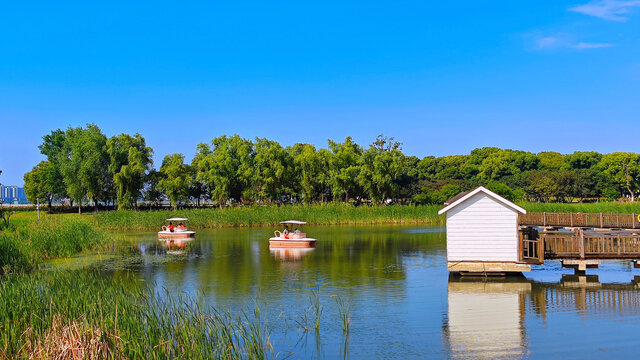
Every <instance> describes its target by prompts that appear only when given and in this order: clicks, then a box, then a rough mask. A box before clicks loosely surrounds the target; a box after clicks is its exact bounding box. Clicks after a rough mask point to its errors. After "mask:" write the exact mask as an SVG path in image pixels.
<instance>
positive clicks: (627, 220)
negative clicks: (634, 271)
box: [518, 213, 640, 271]
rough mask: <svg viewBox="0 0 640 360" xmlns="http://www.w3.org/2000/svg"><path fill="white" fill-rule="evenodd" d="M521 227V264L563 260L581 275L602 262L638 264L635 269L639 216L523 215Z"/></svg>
mask: <svg viewBox="0 0 640 360" xmlns="http://www.w3.org/2000/svg"><path fill="white" fill-rule="evenodd" d="M518 223H519V226H520V232H519V234H520V260H521V261H522V262H525V263H531V264H543V263H544V261H545V260H563V261H566V264H567V265H568V267H574V268H576V269H577V270H581V271H584V269H586V268H587V267H597V265H598V264H599V263H600V260H624V259H627V260H635V261H636V262H635V264H634V266H638V264H639V263H638V260H640V221H639V220H638V215H637V214H604V213H528V214H520V216H519V217H518ZM563 228H564V229H563ZM538 229H542V230H543V231H538ZM574 260H578V261H579V262H575V261H574ZM563 264H564V262H563Z"/></svg>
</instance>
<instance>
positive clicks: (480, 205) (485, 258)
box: [438, 186, 531, 274]
mask: <svg viewBox="0 0 640 360" xmlns="http://www.w3.org/2000/svg"><path fill="white" fill-rule="evenodd" d="M445 205H446V207H445V208H443V209H442V210H440V211H439V212H438V214H444V213H446V214H447V268H448V269H449V271H452V272H460V273H463V274H464V273H506V272H522V271H531V265H530V264H525V263H521V262H520V261H519V260H520V251H519V249H520V244H519V242H520V239H519V235H518V214H519V213H522V214H526V213H527V211H526V210H525V209H523V208H521V207H519V206H518V205H516V204H514V203H512V202H511V201H509V200H507V199H505V198H503V197H502V196H500V195H498V194H496V193H494V192H492V191H490V190H488V189H486V188H484V187H482V186H480V187H477V188H476V189H474V190H472V191H469V192H466V193H460V194H458V195H456V196H455V197H453V198H452V199H450V200H449V201H447V202H446V203H445Z"/></svg>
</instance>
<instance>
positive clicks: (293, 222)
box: [280, 220, 307, 225]
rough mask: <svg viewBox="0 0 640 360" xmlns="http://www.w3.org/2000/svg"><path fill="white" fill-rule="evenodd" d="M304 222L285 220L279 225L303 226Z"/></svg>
mask: <svg viewBox="0 0 640 360" xmlns="http://www.w3.org/2000/svg"><path fill="white" fill-rule="evenodd" d="M306 223H307V222H306V221H298V220H286V221H280V224H296V225H305V224H306Z"/></svg>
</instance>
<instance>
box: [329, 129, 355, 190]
mask: <svg viewBox="0 0 640 360" xmlns="http://www.w3.org/2000/svg"><path fill="white" fill-rule="evenodd" d="M329 149H330V150H331V153H332V156H331V164H330V167H329V182H330V184H331V190H332V192H333V197H334V200H337V199H338V198H340V197H341V196H342V195H344V201H345V202H349V194H351V195H354V194H357V193H358V190H359V187H358V185H359V184H358V180H357V178H358V174H359V173H360V166H359V162H360V157H361V156H362V148H361V147H360V146H359V145H358V144H356V143H354V142H353V140H352V139H351V136H349V137H347V138H346V139H345V140H344V142H343V143H337V142H335V141H332V140H329Z"/></svg>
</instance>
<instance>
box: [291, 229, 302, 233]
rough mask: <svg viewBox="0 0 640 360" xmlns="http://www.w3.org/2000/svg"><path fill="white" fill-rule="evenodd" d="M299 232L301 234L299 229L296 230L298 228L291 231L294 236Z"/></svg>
mask: <svg viewBox="0 0 640 360" xmlns="http://www.w3.org/2000/svg"><path fill="white" fill-rule="evenodd" d="M301 232H302V231H300V229H298V228H296V229H295V230H294V231H293V233H294V234H300V233H301Z"/></svg>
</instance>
